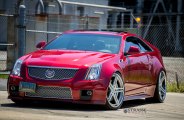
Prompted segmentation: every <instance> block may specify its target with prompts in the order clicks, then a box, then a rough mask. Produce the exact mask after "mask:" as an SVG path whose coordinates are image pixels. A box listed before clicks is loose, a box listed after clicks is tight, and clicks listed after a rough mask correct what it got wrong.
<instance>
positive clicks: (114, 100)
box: [107, 74, 124, 108]
mask: <svg viewBox="0 0 184 120" xmlns="http://www.w3.org/2000/svg"><path fill="white" fill-rule="evenodd" d="M123 100H124V84H123V80H122V78H121V77H120V76H119V75H118V74H114V75H113V77H112V79H111V81H110V83H109V87H108V92H107V101H108V103H109V104H110V105H111V106H112V107H114V108H115V107H119V106H120V105H121V104H122V103H123Z"/></svg>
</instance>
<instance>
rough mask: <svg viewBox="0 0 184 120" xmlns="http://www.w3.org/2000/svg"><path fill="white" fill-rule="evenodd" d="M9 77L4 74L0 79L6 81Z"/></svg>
mask: <svg viewBox="0 0 184 120" xmlns="http://www.w3.org/2000/svg"><path fill="white" fill-rule="evenodd" d="M8 76H9V75H6V74H0V79H8Z"/></svg>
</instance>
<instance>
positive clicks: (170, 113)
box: [0, 80, 184, 120]
mask: <svg viewBox="0 0 184 120" xmlns="http://www.w3.org/2000/svg"><path fill="white" fill-rule="evenodd" d="M4 81H6V80H4ZM5 83H6V82H2V80H1V82H0V86H2V87H0V120H144V119H148V120H155V119H159V120H183V119H184V94H179V93H168V94H167V98H166V100H165V103H160V104H159V103H147V102H145V100H134V101H127V102H124V105H123V108H121V109H119V110H116V111H110V110H105V109H104V108H103V107H102V106H98V105H78V104H66V103H58V102H52V103H51V102H44V103H43V102H42V103H34V104H29V103H27V105H23V106H22V105H21V106H20V105H16V104H14V103H13V102H12V101H11V100H9V99H7V92H6V86H5Z"/></svg>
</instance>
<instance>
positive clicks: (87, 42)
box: [44, 33, 121, 53]
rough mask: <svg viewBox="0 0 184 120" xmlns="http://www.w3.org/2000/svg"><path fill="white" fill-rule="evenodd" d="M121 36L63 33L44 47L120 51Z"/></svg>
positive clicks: (49, 48)
mask: <svg viewBox="0 0 184 120" xmlns="http://www.w3.org/2000/svg"><path fill="white" fill-rule="evenodd" d="M120 43H121V37H120V36H114V35H99V34H82V33H81V34H76V33H75V34H63V35H61V36H60V37H58V38H56V39H55V40H53V41H52V42H51V43H49V44H48V45H47V46H46V47H45V48H44V49H45V50H51V49H62V50H84V51H97V52H108V53H118V52H119V47H120Z"/></svg>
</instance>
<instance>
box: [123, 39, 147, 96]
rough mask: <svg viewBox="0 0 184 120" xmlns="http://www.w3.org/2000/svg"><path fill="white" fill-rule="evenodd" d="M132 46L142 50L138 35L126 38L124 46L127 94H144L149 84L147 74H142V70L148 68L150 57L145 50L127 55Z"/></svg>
mask: <svg viewBox="0 0 184 120" xmlns="http://www.w3.org/2000/svg"><path fill="white" fill-rule="evenodd" d="M131 46H133V47H137V48H139V49H140V50H141V48H140V45H139V43H138V42H137V38H136V37H127V38H126V40H125V48H124V54H125V56H124V62H125V69H124V73H125V87H126V96H131V95H140V94H144V93H145V89H146V86H147V81H146V80H147V78H146V77H147V76H142V72H144V71H145V70H146V69H147V64H148V57H147V55H146V54H145V53H144V52H140V53H137V54H131V55H126V53H127V52H128V50H129V48H130V47H131Z"/></svg>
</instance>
